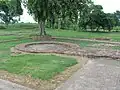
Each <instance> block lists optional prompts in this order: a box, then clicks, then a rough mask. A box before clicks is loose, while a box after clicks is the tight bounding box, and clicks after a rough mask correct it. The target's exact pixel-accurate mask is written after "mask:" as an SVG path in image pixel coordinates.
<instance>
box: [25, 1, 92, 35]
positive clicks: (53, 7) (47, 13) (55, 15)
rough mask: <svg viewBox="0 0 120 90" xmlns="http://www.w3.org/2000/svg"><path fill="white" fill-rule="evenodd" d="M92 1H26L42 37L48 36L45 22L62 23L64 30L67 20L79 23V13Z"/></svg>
mask: <svg viewBox="0 0 120 90" xmlns="http://www.w3.org/2000/svg"><path fill="white" fill-rule="evenodd" d="M89 1H90V0H26V1H24V4H25V6H27V8H28V10H29V13H30V14H32V15H33V16H34V17H35V20H36V21H37V22H38V24H39V28H40V35H46V31H45V22H46V20H47V21H48V20H50V23H52V24H54V23H55V21H58V22H59V21H60V22H61V27H62V28H64V25H65V20H66V18H67V19H70V20H71V21H75V22H76V23H77V22H78V21H77V20H78V17H79V11H80V10H82V8H83V7H84V4H86V3H88V2H89Z"/></svg>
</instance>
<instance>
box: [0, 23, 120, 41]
mask: <svg viewBox="0 0 120 90" xmlns="http://www.w3.org/2000/svg"><path fill="white" fill-rule="evenodd" d="M116 28H117V27H116ZM46 31H47V33H48V34H50V35H52V36H59V37H73V38H87V39H93V38H109V39H111V40H113V41H120V32H109V33H107V32H106V33H105V32H82V31H79V32H78V31H72V30H58V29H57V30H56V29H49V28H46ZM4 32H5V33H16V34H18V33H19V32H22V34H24V35H25V36H29V35H31V34H39V30H38V28H37V24H30V23H28V24H24V23H23V24H15V25H10V26H9V28H7V29H0V34H3V33H4Z"/></svg>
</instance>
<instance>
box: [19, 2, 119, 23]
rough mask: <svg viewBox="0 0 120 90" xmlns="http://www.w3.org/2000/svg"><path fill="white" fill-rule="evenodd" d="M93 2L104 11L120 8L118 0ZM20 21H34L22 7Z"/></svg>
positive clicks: (109, 11) (113, 10) (108, 11)
mask: <svg viewBox="0 0 120 90" xmlns="http://www.w3.org/2000/svg"><path fill="white" fill-rule="evenodd" d="M93 1H94V2H95V4H99V5H102V6H103V8H104V11H105V12H106V13H111V12H115V11H116V10H120V0H93ZM21 21H22V22H35V21H34V20H33V18H32V17H31V16H30V15H29V14H28V13H27V10H25V9H24V13H23V15H22V16H21Z"/></svg>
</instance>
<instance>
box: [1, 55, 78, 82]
mask: <svg viewBox="0 0 120 90" xmlns="http://www.w3.org/2000/svg"><path fill="white" fill-rule="evenodd" d="M46 57H47V58H46ZM75 64H77V61H76V60H75V59H73V58H65V57H59V56H55V55H20V56H13V57H11V58H10V60H7V61H6V62H4V63H0V69H4V70H7V71H8V72H10V73H15V74H21V75H30V76H32V77H33V78H39V79H42V80H48V79H51V78H52V77H54V76H55V75H56V74H58V73H60V72H62V71H64V70H65V69H66V68H67V67H70V66H73V65H75Z"/></svg>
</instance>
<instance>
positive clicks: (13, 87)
mask: <svg viewBox="0 0 120 90" xmlns="http://www.w3.org/2000/svg"><path fill="white" fill-rule="evenodd" d="M0 83H2V85H0V86H2V88H1V87H0V90H4V89H5V90H6V88H7V90H33V89H30V88H28V87H25V86H22V85H18V84H16V83H12V82H10V81H6V80H2V79H0ZM7 86H8V87H7Z"/></svg>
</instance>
